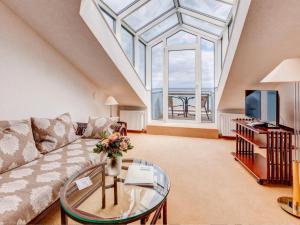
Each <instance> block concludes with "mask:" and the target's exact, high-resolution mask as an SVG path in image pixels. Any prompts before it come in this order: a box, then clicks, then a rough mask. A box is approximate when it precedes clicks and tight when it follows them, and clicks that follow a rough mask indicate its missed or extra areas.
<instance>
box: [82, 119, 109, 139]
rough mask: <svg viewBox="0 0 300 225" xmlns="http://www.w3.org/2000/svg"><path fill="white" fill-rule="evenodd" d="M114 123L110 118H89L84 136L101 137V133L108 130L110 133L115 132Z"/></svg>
mask: <svg viewBox="0 0 300 225" xmlns="http://www.w3.org/2000/svg"><path fill="white" fill-rule="evenodd" d="M113 124H114V122H113V121H111V120H110V119H109V118H104V117H99V118H91V117H90V118H89V122H88V124H87V127H86V129H85V131H84V133H83V137H84V138H100V133H101V132H103V131H106V132H107V133H108V134H112V133H113V129H112V125H113Z"/></svg>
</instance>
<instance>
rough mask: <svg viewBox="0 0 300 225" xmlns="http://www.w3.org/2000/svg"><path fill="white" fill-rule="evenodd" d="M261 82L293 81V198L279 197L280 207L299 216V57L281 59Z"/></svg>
mask: <svg viewBox="0 0 300 225" xmlns="http://www.w3.org/2000/svg"><path fill="white" fill-rule="evenodd" d="M261 83H294V86H295V88H294V91H295V92H294V130H295V154H294V155H293V198H288V197H280V198H279V199H278V203H279V204H280V205H281V208H282V209H284V210H285V211H287V212H288V213H290V214H293V215H294V216H297V217H300V180H299V169H300V165H299V164H300V58H290V59H286V60H283V61H282V62H281V63H280V64H279V65H278V66H277V67H276V68H275V69H274V70H273V71H272V72H271V73H270V74H268V75H267V76H266V77H265V78H264V79H263V80H262V81H261Z"/></svg>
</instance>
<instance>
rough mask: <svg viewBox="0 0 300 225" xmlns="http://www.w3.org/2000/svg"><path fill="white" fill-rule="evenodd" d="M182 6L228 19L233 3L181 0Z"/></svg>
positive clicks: (213, 0) (208, 0)
mask: <svg viewBox="0 0 300 225" xmlns="http://www.w3.org/2000/svg"><path fill="white" fill-rule="evenodd" d="M179 3H180V6H182V7H184V8H187V9H189V10H193V11H197V12H199V13H202V14H206V15H208V16H211V17H214V18H217V19H220V20H222V21H226V20H227V19H228V16H229V15H230V12H231V9H232V5H230V4H228V3H224V2H221V1H217V0H179Z"/></svg>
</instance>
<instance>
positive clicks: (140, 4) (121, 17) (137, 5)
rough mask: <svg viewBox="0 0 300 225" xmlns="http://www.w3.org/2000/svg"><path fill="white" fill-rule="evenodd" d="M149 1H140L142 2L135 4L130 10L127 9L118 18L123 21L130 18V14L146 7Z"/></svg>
mask: <svg viewBox="0 0 300 225" xmlns="http://www.w3.org/2000/svg"><path fill="white" fill-rule="evenodd" d="M148 1H149V0H140V1H138V2H136V3H135V4H133V5H132V6H130V7H129V8H128V9H126V10H125V11H123V12H121V13H120V14H119V15H118V18H120V19H123V18H124V17H126V16H128V15H129V14H130V13H132V12H133V11H135V10H137V9H138V8H140V7H141V6H142V5H144V4H145V3H146V2H148Z"/></svg>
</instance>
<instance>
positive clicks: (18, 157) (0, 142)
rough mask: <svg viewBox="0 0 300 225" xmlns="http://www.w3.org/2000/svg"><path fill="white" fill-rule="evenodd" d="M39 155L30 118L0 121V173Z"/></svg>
mask: <svg viewBox="0 0 300 225" xmlns="http://www.w3.org/2000/svg"><path fill="white" fill-rule="evenodd" d="M40 157H41V154H40V153H39V151H38V150H37V149H36V146H35V143H34V139H33V135H32V129H31V122H30V120H12V121H0V173H4V172H6V171H8V170H11V169H13V168H16V167H19V166H22V165H24V164H27V163H29V162H31V161H33V160H35V159H37V158H40Z"/></svg>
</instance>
